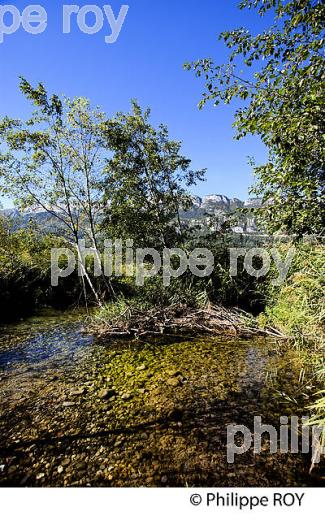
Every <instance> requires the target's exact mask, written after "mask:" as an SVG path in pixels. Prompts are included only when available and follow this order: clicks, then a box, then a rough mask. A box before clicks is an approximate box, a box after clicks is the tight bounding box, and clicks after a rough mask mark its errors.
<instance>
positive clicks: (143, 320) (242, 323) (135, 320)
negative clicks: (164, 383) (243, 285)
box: [92, 304, 283, 338]
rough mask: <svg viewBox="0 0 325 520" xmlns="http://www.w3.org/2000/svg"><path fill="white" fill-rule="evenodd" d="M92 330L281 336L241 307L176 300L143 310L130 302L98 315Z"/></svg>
mask: <svg viewBox="0 0 325 520" xmlns="http://www.w3.org/2000/svg"><path fill="white" fill-rule="evenodd" d="M94 329H95V330H94ZM92 330H93V332H95V334H96V335H97V336H99V337H101V338H105V337H133V338H141V337H143V336H154V335H189V334H191V335H198V334H201V335H202V334H210V335H220V334H222V335H231V336H241V337H250V336H253V335H261V334H262V335H272V336H275V337H279V338H280V337H282V338H283V336H282V335H281V333H280V332H279V331H277V330H275V329H270V328H269V329H260V328H259V327H258V325H257V324H256V322H255V320H254V319H253V318H252V316H251V315H249V314H247V313H246V312H244V311H242V310H240V309H236V308H232V309H226V308H224V307H220V306H216V305H211V304H208V305H206V306H205V307H204V308H200V309H193V308H190V307H188V306H187V305H180V304H175V305H170V306H168V307H165V308H153V309H150V310H146V311H144V310H143V309H138V308H136V307H131V306H130V307H127V308H126V309H124V310H123V312H121V314H120V315H118V316H114V318H111V319H109V320H106V319H105V318H104V317H101V319H100V320H98V321H97V322H96V324H95V326H94V327H92Z"/></svg>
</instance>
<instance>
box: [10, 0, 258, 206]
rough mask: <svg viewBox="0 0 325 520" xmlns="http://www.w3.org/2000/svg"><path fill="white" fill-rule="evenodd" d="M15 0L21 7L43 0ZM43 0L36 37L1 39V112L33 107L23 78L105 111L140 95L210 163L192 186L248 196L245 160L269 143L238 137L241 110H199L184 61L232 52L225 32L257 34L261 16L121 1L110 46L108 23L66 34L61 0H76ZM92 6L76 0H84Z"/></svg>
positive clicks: (211, 1)
mask: <svg viewBox="0 0 325 520" xmlns="http://www.w3.org/2000/svg"><path fill="white" fill-rule="evenodd" d="M8 3H11V4H12V5H15V6H16V7H18V8H19V9H20V10H21V11H22V10H23V9H24V8H25V7H26V6H27V5H29V4H33V3H36V2H34V1H33V2H31V1H30V2H28V1H17V0H16V1H12V2H8ZM39 3H40V4H41V5H42V6H43V7H44V8H46V11H47V13H48V27H47V29H46V31H45V32H44V33H43V34H41V35H37V36H36V35H29V34H27V33H26V32H25V31H24V30H23V29H22V28H21V29H20V30H19V31H17V32H16V33H15V34H12V35H8V36H5V39H4V43H3V44H1V45H0V75H1V81H0V115H1V116H3V115H5V114H8V115H10V116H15V117H23V116H25V115H27V114H28V113H29V112H28V110H29V106H28V103H27V102H26V101H25V100H24V99H23V98H22V96H21V94H20V92H19V90H18V83H19V80H18V76H19V75H23V76H25V77H26V78H27V79H28V80H29V81H30V82H32V83H35V82H38V81H42V82H44V83H45V85H46V86H47V88H48V89H49V90H50V91H52V92H56V93H64V94H66V95H68V96H86V97H89V98H90V99H91V101H92V102H93V104H99V105H101V106H102V107H103V109H104V110H105V111H106V112H107V113H108V115H113V114H114V113H115V112H116V111H118V110H128V108H129V101H130V99H131V98H137V99H138V100H139V101H140V103H141V104H142V105H144V106H150V107H151V108H152V117H153V122H154V123H155V124H156V123H159V122H164V123H166V124H167V125H168V127H169V129H170V133H171V135H172V137H174V138H177V139H180V140H182V141H183V152H184V153H185V154H187V155H188V156H189V157H190V158H191V159H192V160H193V167H194V168H207V169H208V173H207V182H205V183H203V184H200V185H199V186H197V188H196V189H195V192H196V193H197V194H198V195H205V194H210V193H222V194H226V195H228V196H230V197H234V196H235V197H239V198H246V197H247V196H248V188H249V186H250V185H251V184H252V181H253V179H252V176H251V168H250V167H249V165H248V164H247V157H248V156H254V157H255V158H256V159H257V161H259V162H260V161H263V160H264V158H265V156H266V153H265V150H264V148H263V146H262V144H261V143H260V142H259V141H258V140H257V139H255V138H247V139H245V140H243V141H239V142H238V141H236V140H234V139H233V136H234V130H233V128H232V122H233V115H234V107H229V106H228V107H223V106H222V107H218V108H213V107H212V106H209V107H207V108H206V109H205V110H203V111H199V110H198V108H197V104H198V102H199V100H200V94H201V92H202V84H201V83H200V81H199V80H197V79H195V77H194V75H193V74H192V73H191V72H185V71H184V70H183V63H184V62H186V61H192V60H195V59H198V58H202V57H210V56H211V57H213V58H215V61H216V62H219V63H222V62H223V61H224V60H225V59H226V49H225V47H224V45H223V44H222V43H221V42H218V40H217V35H218V33H219V32H220V31H222V30H226V29H232V28H235V27H238V26H243V25H244V26H248V27H249V28H251V29H252V30H253V31H254V32H256V31H257V32H258V31H259V30H260V29H261V28H262V21H261V20H260V19H259V18H258V16H257V15H256V13H253V12H251V11H247V10H246V11H239V10H238V9H237V3H238V0H201V1H198V0H154V1H153V0H124V3H125V4H128V5H129V7H130V8H129V12H128V14H127V16H126V19H125V22H124V25H123V27H122V30H121V33H120V35H119V38H118V40H117V42H116V43H114V44H106V43H105V41H104V37H105V35H108V34H110V30H109V26H108V22H107V21H106V22H105V25H104V28H103V30H102V31H100V32H99V33H98V34H96V35H91V36H90V35H86V34H83V33H82V32H80V30H79V29H78V27H77V25H76V22H75V17H74V18H72V20H73V21H72V31H71V34H66V35H64V34H62V5H63V4H69V2H67V1H65V2H61V1H53V0H51V1H45V0H43V1H41V0H40V1H39ZM71 3H72V2H71ZM75 3H77V4H78V2H77V1H76V2H75ZM91 3H95V2H90V1H88V2H84V1H79V5H80V6H83V5H87V4H91ZM122 3H123V2H119V1H116V0H114V1H113V2H112V1H108V0H106V1H102V2H96V4H97V5H98V6H99V7H102V6H103V5H104V4H111V5H112V7H113V11H114V13H115V14H117V13H118V12H119V9H120V7H121V5H122ZM89 20H91V18H90V19H89ZM263 23H265V21H264V22H263ZM2 202H3V203H4V205H5V206H8V205H10V201H8V200H6V201H4V200H3V201H2Z"/></svg>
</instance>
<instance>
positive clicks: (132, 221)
mask: <svg viewBox="0 0 325 520" xmlns="http://www.w3.org/2000/svg"><path fill="white" fill-rule="evenodd" d="M104 126H105V134H106V138H107V146H108V147H109V148H110V149H111V150H112V151H113V156H112V158H111V159H109V160H108V162H107V168H106V169H107V177H106V179H105V183H104V189H105V201H106V219H105V226H106V227H108V228H109V229H110V230H111V233H114V236H115V237H116V238H117V237H118V238H129V239H133V240H134V242H135V244H136V245H137V246H139V247H140V246H143V247H158V248H159V247H170V246H171V245H172V246H175V245H176V244H177V242H180V241H182V238H184V237H183V236H182V223H181V219H180V210H181V209H185V208H189V207H190V206H191V204H192V202H191V198H190V197H189V195H188V194H187V192H186V188H188V187H190V186H192V185H194V184H195V183H196V182H197V181H198V180H203V178H204V174H205V170H201V171H192V170H191V169H190V164H191V161H190V159H187V158H186V157H184V156H183V155H181V153H180V148H181V143H180V142H179V141H173V140H171V139H170V138H169V133H168V129H167V127H166V126H164V125H160V126H159V128H158V129H155V128H154V127H153V126H152V125H151V123H150V110H149V109H147V110H145V111H143V110H142V109H141V107H140V106H139V105H138V103H137V102H135V101H133V102H132V111H131V112H130V113H127V114H123V113H118V114H117V115H116V117H115V118H113V119H111V120H110V121H107V122H106V123H105V125H104Z"/></svg>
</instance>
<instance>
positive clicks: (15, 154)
mask: <svg viewBox="0 0 325 520" xmlns="http://www.w3.org/2000/svg"><path fill="white" fill-rule="evenodd" d="M20 89H21V91H22V92H23V94H24V95H25V96H26V97H27V99H28V100H30V101H31V102H32V103H33V105H34V107H35V111H34V112H33V115H32V117H31V118H30V119H29V120H27V121H21V120H13V119H9V118H8V117H5V118H4V119H2V120H1V121H0V137H1V140H2V142H3V144H4V147H3V150H2V151H1V153H0V190H1V192H2V193H4V194H9V195H10V196H11V197H14V198H15V201H16V204H17V205H18V207H19V208H20V209H23V210H24V209H26V208H38V209H40V208H41V209H43V210H44V211H46V212H48V213H49V214H50V215H52V216H53V217H54V218H55V219H56V221H57V222H58V223H60V224H61V228H62V230H64V231H65V233H66V234H67V237H68V238H69V240H70V241H71V243H73V244H74V245H75V247H76V250H77V254H78V260H79V264H80V266H81V272H82V281H83V283H84V278H85V279H86V280H87V282H88V285H89V287H90V289H91V291H92V292H93V294H94V296H95V298H96V300H97V302H98V303H99V304H101V300H100V297H99V295H98V294H97V291H96V290H95V287H94V285H93V283H92V281H91V279H90V277H89V275H88V273H87V270H86V268H85V265H84V259H83V258H82V255H81V252H80V248H79V244H78V242H79V239H80V238H81V236H82V237H86V238H88V239H89V240H90V243H91V245H92V246H93V248H94V249H95V251H96V255H97V260H98V262H100V265H101V259H100V255H99V252H98V247H97V236H96V230H97V225H98V215H99V213H100V211H101V206H100V200H101V195H100V189H99V186H100V182H101V181H102V179H103V172H104V167H105V158H106V156H107V149H106V147H105V140H104V139H103V135H102V124H103V122H104V121H105V115H104V114H103V113H102V112H100V111H99V110H98V109H92V108H91V107H90V103H89V101H88V100H87V99H85V98H76V99H73V100H70V99H68V98H64V99H60V98H59V97H58V96H57V95H53V96H51V97H49V95H48V93H47V91H46V89H45V87H44V86H43V85H42V84H41V83H40V84H39V85H38V86H37V87H36V88H33V87H32V86H31V85H30V83H28V82H27V81H26V80H25V79H22V80H21V83H20ZM105 283H106V281H105ZM108 283H109V289H110V291H111V293H113V289H112V287H111V284H110V282H108Z"/></svg>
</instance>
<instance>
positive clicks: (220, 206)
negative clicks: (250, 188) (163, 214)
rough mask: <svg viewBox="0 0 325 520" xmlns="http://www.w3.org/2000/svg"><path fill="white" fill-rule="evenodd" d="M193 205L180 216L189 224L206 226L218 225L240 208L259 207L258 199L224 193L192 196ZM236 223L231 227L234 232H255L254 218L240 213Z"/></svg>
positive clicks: (259, 201)
mask: <svg viewBox="0 0 325 520" xmlns="http://www.w3.org/2000/svg"><path fill="white" fill-rule="evenodd" d="M192 200H193V206H192V208H191V209H190V210H189V211H184V212H182V213H181V218H182V219H183V220H184V221H185V222H186V221H189V222H190V224H196V225H199V226H204V227H207V228H210V229H211V227H215V228H216V227H218V224H219V226H220V224H223V223H224V222H226V220H227V218H229V215H230V214H232V213H234V212H235V211H236V210H238V209H242V208H247V209H250V208H259V207H261V200H260V199H248V200H245V201H242V200H240V199H236V198H234V199H229V198H228V197H226V196H225V195H207V196H206V197H203V198H201V197H198V196H193V197H192ZM236 220H237V223H236V225H235V226H233V227H232V230H233V231H234V233H257V231H258V230H257V226H256V223H255V219H254V218H253V217H251V216H249V215H244V214H243V215H240V216H238V218H236Z"/></svg>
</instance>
